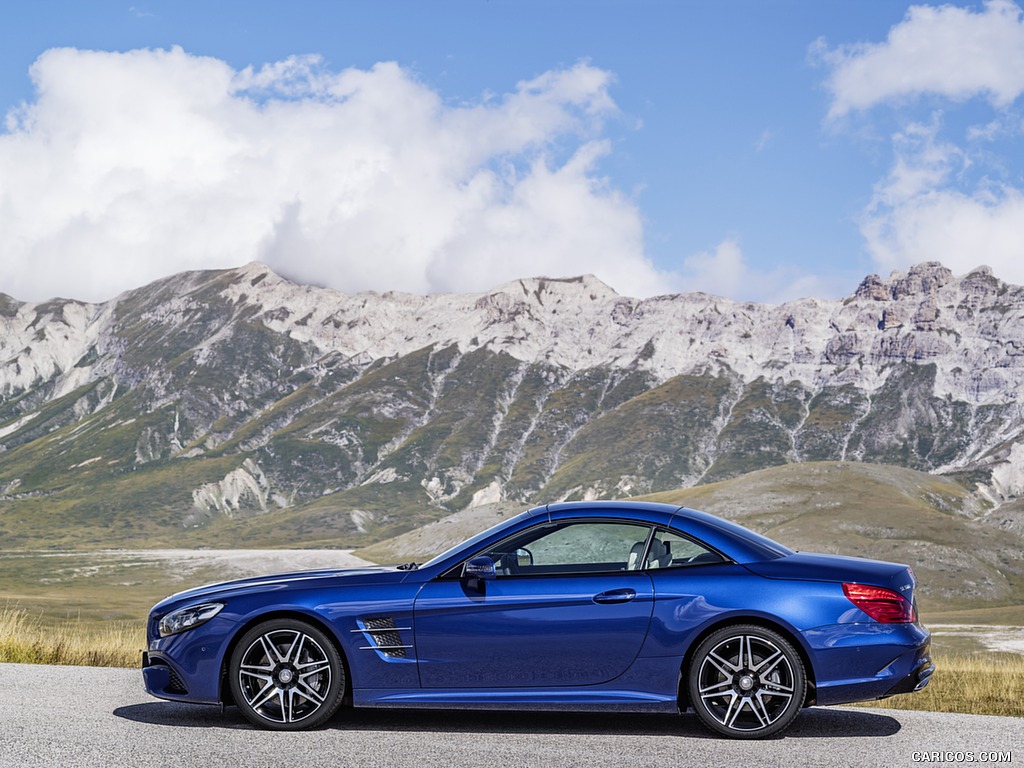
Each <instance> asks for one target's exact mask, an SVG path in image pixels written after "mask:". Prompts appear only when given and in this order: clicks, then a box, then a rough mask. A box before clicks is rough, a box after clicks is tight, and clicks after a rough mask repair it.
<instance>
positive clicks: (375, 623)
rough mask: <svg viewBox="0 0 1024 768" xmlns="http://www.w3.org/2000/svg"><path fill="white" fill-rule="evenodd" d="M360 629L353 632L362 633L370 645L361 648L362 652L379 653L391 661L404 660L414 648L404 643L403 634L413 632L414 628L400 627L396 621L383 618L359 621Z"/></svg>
mask: <svg viewBox="0 0 1024 768" xmlns="http://www.w3.org/2000/svg"><path fill="white" fill-rule="evenodd" d="M356 623H357V624H359V625H360V626H359V629H353V630H352V631H353V632H361V633H362V634H363V637H365V638H366V639H367V641H368V642H369V643H370V645H363V646H360V647H359V650H361V651H377V652H378V653H380V654H381V655H383V656H387V657H388V658H391V659H404V658H405V657H406V651H407V650H408V649H410V648H412V646H411V645H405V644H403V643H402V635H401V634H400V633H402V632H411V631H412V627H399V626H396V625H395V620H394V619H392V618H390V617H386V616H382V617H378V618H373V619H357V620H356Z"/></svg>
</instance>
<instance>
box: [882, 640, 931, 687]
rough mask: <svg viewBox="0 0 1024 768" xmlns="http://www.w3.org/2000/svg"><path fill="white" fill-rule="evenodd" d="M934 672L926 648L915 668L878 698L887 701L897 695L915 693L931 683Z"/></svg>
mask: <svg viewBox="0 0 1024 768" xmlns="http://www.w3.org/2000/svg"><path fill="white" fill-rule="evenodd" d="M934 672H935V664H933V663H932V657H931V654H930V653H929V651H928V649H927V648H926V649H925V653H924V654H923V655H922V656H921V657H920V658H919V660H918V664H917V667H916V668H915V669H914V670H913V671H912V672H911V673H910V674H909V675H907V676H906V677H905V678H903V679H902V680H900V681H899V682H898V683H896V685H894V686H893V687H892V688H890V689H889V691H888V692H887V693H886V694H885V695H884V696H881V697H880V698H883V699H887V698H889V697H890V696H895V695H896V694H899V693H917V692H918V691H920V690H921V689H922V688H924V687H925V686H926V685H928V683H930V682H931V679H932V674H933V673H934Z"/></svg>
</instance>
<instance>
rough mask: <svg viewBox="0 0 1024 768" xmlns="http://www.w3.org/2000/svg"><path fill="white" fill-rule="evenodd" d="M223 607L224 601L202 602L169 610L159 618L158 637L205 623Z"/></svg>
mask: <svg viewBox="0 0 1024 768" xmlns="http://www.w3.org/2000/svg"><path fill="white" fill-rule="evenodd" d="M223 607H224V603H203V604H202V605H189V606H187V607H185V608H179V609H178V610H176V611H171V612H170V613H168V614H167V615H166V616H164V617H163V618H162V619H160V637H167V636H168V635H173V634H176V633H178V632H184V631H185V630H186V629H193V628H195V627H198V626H199V625H200V624H205V623H206V622H208V621H209V620H210V619H212V618H213V617H214V616H216V615H217V614H218V613H220V611H221V608H223Z"/></svg>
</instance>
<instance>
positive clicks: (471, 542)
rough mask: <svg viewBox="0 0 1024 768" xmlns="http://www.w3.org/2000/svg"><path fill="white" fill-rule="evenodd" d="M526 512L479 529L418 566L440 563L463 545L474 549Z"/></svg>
mask: <svg viewBox="0 0 1024 768" xmlns="http://www.w3.org/2000/svg"><path fill="white" fill-rule="evenodd" d="M528 514H529V513H528V512H522V513H520V514H519V515H516V516H515V517H511V518H509V519H508V520H502V521H501V522H499V523H495V524H494V525H492V526H491V527H490V528H488V529H487V530H485V531H480V533H478V534H477V535H476V536H473V537H472V538H469V539H466V540H465V541H460V542H459V543H458V544H456V545H455V546H454V547H452V548H451V549H448V550H445V551H444V552H442V553H441V554H440V555H437V557H432V558H430V560H428V561H427V562H425V563H423V564H422V565H421V566H420V568H429V567H430V566H432V565H437V564H438V563H441V562H443V561H445V560H447V559H448V558H449V557H451V556H452V555H454V554H455V553H456V552H458V551H459V550H460V549H462V548H463V547H466V548H467V549H469V550H470V551H472V550H474V549H476V545H477V544H480V543H481V542H482V541H484V540H485V539H487V538H488V537H489V536H490V535H491V534H493V533H494V532H495V531H496V530H498V529H499V528H504V527H505V525H506V524H507V523H509V522H510V521H511V520H515V519H517V518H519V517H522V516H523V515H528Z"/></svg>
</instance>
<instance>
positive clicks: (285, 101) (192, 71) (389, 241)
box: [0, 0, 1024, 302]
mask: <svg viewBox="0 0 1024 768" xmlns="http://www.w3.org/2000/svg"><path fill="white" fill-rule="evenodd" d="M0 42H2V45H0V111H2V112H3V113H5V114H6V115H7V119H6V126H5V128H4V129H3V131H2V132H0V232H3V233H4V238H5V240H6V242H5V243H4V250H5V252H6V253H5V256H4V257H3V259H2V260H0V292H5V293H8V294H11V295H14V296H16V297H18V298H21V299H25V300H41V299H45V298H48V297H50V296H53V295H65V296H71V297H74V298H82V299H89V300H102V299H106V298H109V297H111V296H113V295H114V294H116V293H117V292H119V291H121V290H125V289H127V288H131V287H134V286H137V285H140V284H142V283H144V282H146V281H148V280H152V279H155V278H157V277H160V276H162V275H165V274H168V273H171V272H174V271H178V270H181V269H194V268H219V267H229V266H235V265H238V264H242V263H246V262H248V261H252V260H261V261H265V262H267V263H269V264H270V265H271V266H272V267H274V268H275V269H277V270H278V271H279V272H281V273H283V274H286V275H289V276H291V277H294V278H295V279H299V280H304V281H309V282H314V283H318V284H323V285H328V286H331V287H334V288H337V289H339V290H342V291H345V292H355V291H358V290H365V289H374V290H389V289H398V290H410V291H415V292H428V291H438V290H442V291H443V290H485V289H487V288H489V287H492V286H494V285H497V284H499V283H501V282H504V281H506V280H509V279H514V278H515V277H521V276H530V275H538V274H545V275H551V276H563V275H570V274H577V273H580V272H593V273H595V274H597V275H598V276H599V277H601V278H602V279H604V280H605V281H606V282H609V283H610V284H612V285H613V286H614V287H615V288H616V289H617V290H619V291H620V292H621V293H625V294H632V295H651V294H655V293H663V292H677V291H690V290H704V291H708V292H711V293H717V294H721V295H726V296H729V297H730V298H734V299H737V300H756V301H772V302H778V301H785V300H789V299H795V298H798V297H800V296H805V295H817V296H820V297H824V298H835V297H838V296H841V295H846V294H849V293H851V292H852V291H853V289H854V288H855V287H856V284H857V282H858V281H859V280H860V279H861V278H862V277H863V276H864V275H866V274H868V273H870V272H878V273H881V274H883V275H884V274H887V273H888V272H889V271H890V270H892V269H905V268H906V267H907V266H909V265H910V264H913V263H916V262H919V261H924V260H931V259H934V260H940V261H943V263H945V264H946V265H947V266H949V267H950V268H952V269H953V270H954V272H957V273H964V272H966V271H969V270H970V269H972V268H973V267H975V266H978V265H980V264H989V265H991V266H992V267H993V268H994V270H995V272H996V274H997V275H998V276H1000V277H1002V278H1004V279H1006V280H1009V281H1011V282H1017V283H1024V258H1022V257H1024V202H1022V200H1024V193H1022V190H1024V167H1022V166H1024V162H1022V160H1024V151H1022V150H1024V146H1022V141H1021V139H1022V134H1024V117H1022V114H1024V113H1022V110H1021V93H1022V92H1024V20H1022V11H1021V7H1020V6H1019V5H1018V4H1016V3H1014V2H1012V1H1011V0H992V1H991V2H988V3H955V4H949V5H928V4H912V3H906V2H893V1H890V0H877V1H873V2H818V1H817V0H802V1H799V2H798V1H797V0H789V1H783V0H777V1H771V0H769V1H759V0H745V1H739V0H722V1H716V2H703V3H697V2H681V1H676V2H651V1H646V0H632V1H630V2H625V1H621V2H620V1H616V2H611V1H610V0H604V1H602V0H586V1H583V0H578V1H577V0H560V1H559V2H532V1H528V0H517V1H516V2H511V1H508V0H490V1H487V0H472V1H470V0H465V1H461V2H422V1H421V2H388V1H387V0H383V1H380V2H311V1H309V0H297V1H296V2H291V3H287V4H285V3H280V2H244V3H242V2H218V3H208V2H190V1H185V2H182V1H180V0H179V1H176V2H170V1H165V2H161V1H158V0H152V1H150V0H138V2H135V3H134V4H132V3H131V2H103V1H100V2H90V3H79V2H71V1H65V2H56V1H53V2H47V1H46V0H42V1H40V2H35V3H32V4H19V5H17V6H9V7H7V8H5V10H4V24H3V30H2V32H0Z"/></svg>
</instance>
